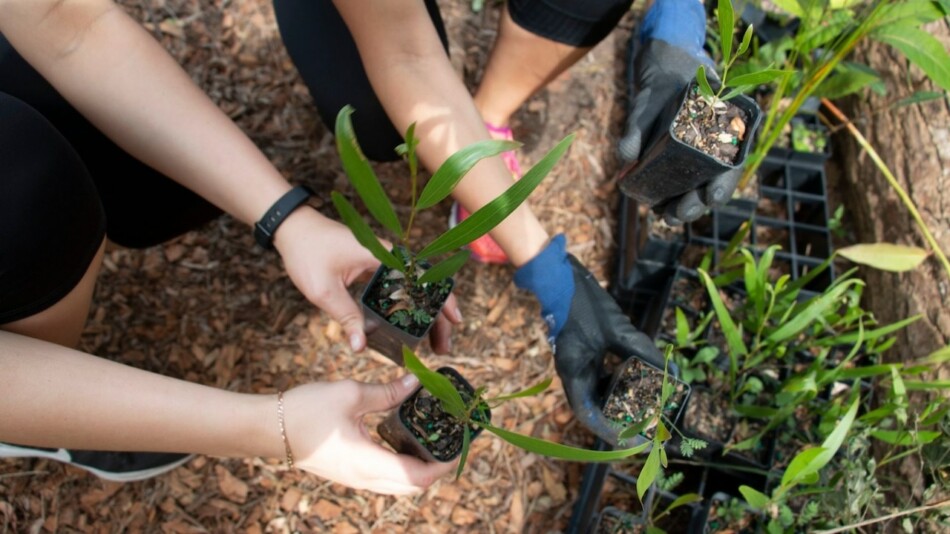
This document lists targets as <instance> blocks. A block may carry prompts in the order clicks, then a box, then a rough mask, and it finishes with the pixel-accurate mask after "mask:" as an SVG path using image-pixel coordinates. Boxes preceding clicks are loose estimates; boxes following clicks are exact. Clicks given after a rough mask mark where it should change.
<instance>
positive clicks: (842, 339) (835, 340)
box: [816, 315, 923, 347]
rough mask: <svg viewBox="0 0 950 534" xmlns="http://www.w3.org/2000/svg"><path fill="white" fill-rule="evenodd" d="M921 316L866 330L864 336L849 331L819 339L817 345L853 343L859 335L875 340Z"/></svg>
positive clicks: (830, 345)
mask: <svg viewBox="0 0 950 534" xmlns="http://www.w3.org/2000/svg"><path fill="white" fill-rule="evenodd" d="M921 317H923V315H914V316H913V317H908V318H907V319H903V320H901V321H897V322H896V323H891V324H889V325H886V326H882V327H880V328H875V329H874V330H868V331H867V332H864V335H863V336H861V332H849V333H847V334H842V335H840V336H835V337H831V338H823V339H819V340H817V342H816V345H818V346H821V347H834V346H836V345H850V344H852V343H855V342H856V341H857V340H858V337H863V338H864V339H865V341H874V340H877V339H878V338H880V337H883V336H886V335H888V334H890V333H891V332H896V331H898V330H900V329H901V328H904V327H905V326H907V325H909V324H911V323H913V322H914V321H917V320H918V319H920V318H921Z"/></svg>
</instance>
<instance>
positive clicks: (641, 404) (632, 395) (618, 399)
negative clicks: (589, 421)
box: [603, 356, 690, 438]
mask: <svg viewBox="0 0 950 534" xmlns="http://www.w3.org/2000/svg"><path fill="white" fill-rule="evenodd" d="M665 374H666V375H667V380H669V381H670V382H671V383H672V384H673V385H674V390H673V394H672V395H671V396H670V398H669V399H668V400H667V403H666V406H663V407H662V410H663V413H664V415H665V418H666V420H667V421H666V423H667V424H676V421H677V420H678V419H679V416H680V414H681V413H682V412H683V407H684V406H685V405H686V401H687V399H688V398H689V392H690V388H689V384H687V383H686V382H683V381H682V380H680V379H679V378H677V376H676V375H677V371H676V369H675V367H674V366H672V364H671V367H670V370H669V371H668V372H666V373H665ZM663 378H664V371H663V369H660V368H658V367H655V366H653V365H651V364H649V363H647V362H645V361H644V360H641V359H640V358H638V357H637V356H632V357H630V358H628V359H627V360H625V361H624V362H622V363H621V364H620V365H618V366H617V368H616V369H615V370H614V373H613V377H612V378H611V380H610V385H609V386H608V387H607V393H606V395H605V397H604V408H603V412H604V416H605V417H607V419H609V420H611V421H615V422H617V424H618V426H630V425H634V424H637V423H639V422H641V421H644V420H646V419H648V418H651V417H653V416H654V415H656V407H657V406H656V405H657V399H659V398H660V394H661V393H662V390H663ZM653 428H654V427H653V426H651V427H649V428H645V429H644V430H643V432H642V433H641V434H643V435H644V436H645V437H646V438H651V437H652V436H653Z"/></svg>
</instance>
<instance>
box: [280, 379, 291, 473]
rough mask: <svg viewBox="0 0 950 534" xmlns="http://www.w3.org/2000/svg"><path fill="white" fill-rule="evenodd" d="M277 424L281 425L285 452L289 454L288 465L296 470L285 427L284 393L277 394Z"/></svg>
mask: <svg viewBox="0 0 950 534" xmlns="http://www.w3.org/2000/svg"><path fill="white" fill-rule="evenodd" d="M277 422H278V423H279V424H280V437H281V438H283V440H284V452H286V453H287V465H288V466H289V467H290V468H291V469H293V468H294V453H293V451H291V450H290V440H288V439H287V427H286V426H284V392H283V391H278V392H277Z"/></svg>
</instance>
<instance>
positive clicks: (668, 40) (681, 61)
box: [618, 0, 742, 225]
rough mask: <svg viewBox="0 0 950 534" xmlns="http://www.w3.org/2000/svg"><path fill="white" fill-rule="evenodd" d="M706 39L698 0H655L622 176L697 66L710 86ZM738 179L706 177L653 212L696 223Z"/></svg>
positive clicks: (646, 24)
mask: <svg viewBox="0 0 950 534" xmlns="http://www.w3.org/2000/svg"><path fill="white" fill-rule="evenodd" d="M705 39H706V12H705V9H704V8H703V5H702V4H701V3H700V2H698V1H697V0H656V1H655V2H654V3H653V6H651V8H650V10H649V11H648V12H647V14H646V15H645V16H644V20H643V24H642V25H641V28H640V34H639V46H637V50H636V56H635V58H634V62H633V72H632V86H633V87H632V91H633V99H632V103H631V111H630V116H629V117H628V118H627V129H626V133H625V134H624V136H623V137H622V138H621V139H620V142H619V145H618V152H619V155H620V159H621V161H622V162H623V164H624V167H625V169H624V171H622V172H623V173H624V174H626V172H629V170H630V169H632V168H633V167H634V166H635V164H636V162H637V160H638V159H639V158H640V156H641V155H642V154H643V152H644V150H645V149H646V148H648V146H649V144H650V141H651V140H652V138H653V136H654V135H656V134H657V133H658V132H655V129H656V127H657V125H656V122H657V119H658V118H659V115H660V114H661V112H662V111H663V110H664V108H665V107H666V105H667V103H668V102H669V101H670V100H672V99H673V98H675V97H676V96H677V95H678V94H679V93H680V91H682V90H683V88H684V87H686V85H687V84H688V83H689V82H690V80H692V78H693V76H695V74H696V69H697V68H698V67H699V65H701V64H705V65H706V66H707V69H706V71H707V74H708V75H709V77H710V78H711V79H712V80H711V83H713V84H715V83H716V81H715V76H716V75H715V69H714V68H712V67H714V65H712V62H711V60H710V58H709V56H708V55H706V52H705V51H704V50H703V43H704V41H705ZM741 176H742V168H736V169H730V170H729V171H726V172H724V173H722V174H719V175H716V176H710V179H709V180H708V181H706V182H705V183H704V184H703V185H702V186H700V187H698V188H696V189H693V190H692V191H688V192H686V193H685V194H683V195H680V196H678V197H674V198H671V199H667V200H665V201H663V202H661V203H660V204H658V205H656V206H653V209H654V210H655V211H656V212H657V213H660V214H661V215H663V216H664V219H665V220H666V222H667V223H669V224H671V225H675V224H682V223H683V222H690V221H694V220H696V219H698V218H699V217H701V216H702V215H703V214H704V213H705V212H706V208H707V207H714V206H717V205H720V204H723V203H725V202H726V201H728V200H729V198H731V197H732V193H733V191H734V190H735V188H736V184H737V183H738V181H739V178H740V177H741Z"/></svg>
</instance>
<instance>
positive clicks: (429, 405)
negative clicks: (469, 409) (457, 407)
mask: <svg viewBox="0 0 950 534" xmlns="http://www.w3.org/2000/svg"><path fill="white" fill-rule="evenodd" d="M442 374H443V375H445V377H446V378H448V379H449V380H450V381H451V382H452V384H453V385H454V386H455V388H456V389H457V390H458V391H459V393H460V394H461V395H462V400H463V401H465V402H466V403H467V402H469V401H470V400H471V398H472V391H471V390H470V389H468V388H467V387H466V385H465V384H462V383H461V382H460V381H459V380H458V379H457V378H456V377H455V376H454V375H452V374H450V373H442ZM399 415H400V418H401V419H402V421H403V422H404V423H405V424H406V426H407V427H408V428H409V430H410V431H411V432H412V434H413V435H414V436H415V437H416V439H417V440H418V441H419V443H421V444H422V445H423V446H425V448H427V449H429V452H431V453H432V455H433V456H435V458H436V459H437V460H439V461H443V462H444V461H449V460H451V459H453V458H455V457H456V456H457V455H458V454H459V453H460V452H461V450H462V443H463V439H464V438H463V436H464V433H465V425H463V424H462V423H460V422H459V420H458V419H456V418H455V417H452V416H451V415H449V414H448V413H446V412H445V411H444V410H443V409H442V402H441V401H440V400H439V399H437V398H435V397H433V396H432V394H431V393H429V391H428V390H426V389H425V388H423V389H420V390H419V391H418V392H417V393H416V394H414V395H413V396H411V397H409V398H408V399H407V400H406V402H404V403H402V405H401V406H400V407H399ZM476 418H478V416H477V415H476ZM479 419H480V420H484V419H483V418H479ZM469 428H470V429H471V431H472V434H473V436H474V433H475V432H477V431H478V430H479V427H478V426H476V425H471V426H470V427H469Z"/></svg>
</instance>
